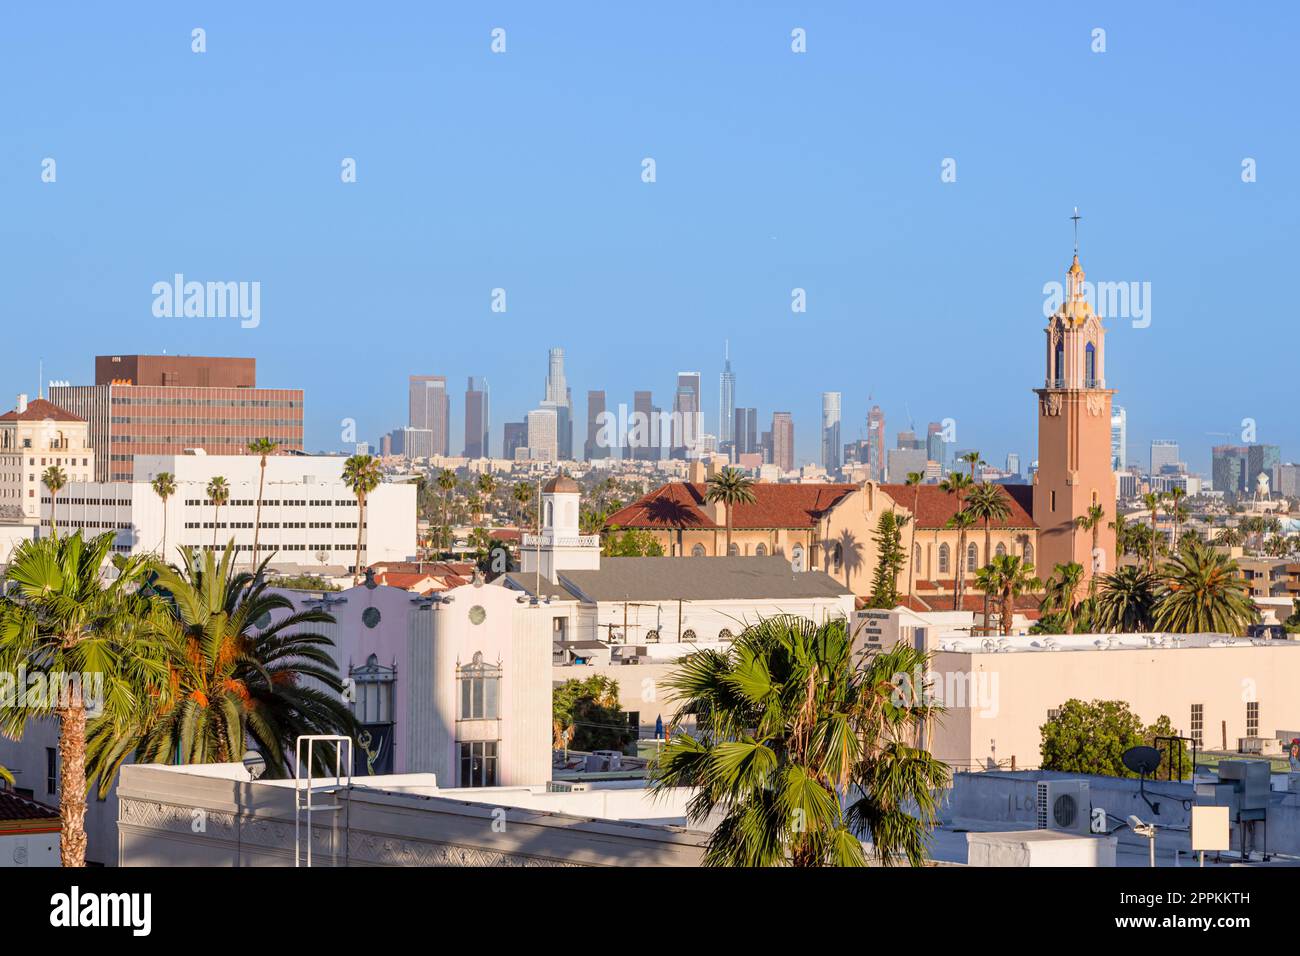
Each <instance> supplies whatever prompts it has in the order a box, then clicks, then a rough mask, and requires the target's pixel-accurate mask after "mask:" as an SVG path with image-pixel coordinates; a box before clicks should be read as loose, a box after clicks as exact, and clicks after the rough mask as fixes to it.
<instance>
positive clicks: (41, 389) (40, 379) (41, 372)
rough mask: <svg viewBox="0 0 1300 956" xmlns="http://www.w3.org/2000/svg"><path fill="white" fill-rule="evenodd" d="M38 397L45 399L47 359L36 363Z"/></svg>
mask: <svg viewBox="0 0 1300 956" xmlns="http://www.w3.org/2000/svg"><path fill="white" fill-rule="evenodd" d="M36 397H37V398H44V397H45V359H38V360H37V363H36Z"/></svg>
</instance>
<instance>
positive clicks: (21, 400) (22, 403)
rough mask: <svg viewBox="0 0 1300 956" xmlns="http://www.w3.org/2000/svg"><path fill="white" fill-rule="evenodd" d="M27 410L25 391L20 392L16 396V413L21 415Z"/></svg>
mask: <svg viewBox="0 0 1300 956" xmlns="http://www.w3.org/2000/svg"><path fill="white" fill-rule="evenodd" d="M25 411H27V393H26V392H23V393H20V394H19V396H18V414H19V415H21V414H22V413H23V412H25Z"/></svg>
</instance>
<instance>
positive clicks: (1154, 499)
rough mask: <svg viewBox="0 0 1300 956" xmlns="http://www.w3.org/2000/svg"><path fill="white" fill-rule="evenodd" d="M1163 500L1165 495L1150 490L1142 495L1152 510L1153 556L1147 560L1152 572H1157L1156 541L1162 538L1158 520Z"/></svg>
mask: <svg viewBox="0 0 1300 956" xmlns="http://www.w3.org/2000/svg"><path fill="white" fill-rule="evenodd" d="M1163 500H1164V495H1161V494H1158V493H1156V492H1154V491H1148V492H1147V493H1146V494H1145V495H1143V496H1142V504H1143V505H1145V506H1146V509H1147V510H1148V511H1150V512H1151V556H1150V558H1149V559H1148V560H1147V570H1148V571H1150V572H1151V573H1152V574H1155V573H1156V541H1157V540H1159V538H1160V535H1159V534H1158V531H1159V526H1158V524H1157V522H1158V521H1159V520H1160V502H1161V501H1163Z"/></svg>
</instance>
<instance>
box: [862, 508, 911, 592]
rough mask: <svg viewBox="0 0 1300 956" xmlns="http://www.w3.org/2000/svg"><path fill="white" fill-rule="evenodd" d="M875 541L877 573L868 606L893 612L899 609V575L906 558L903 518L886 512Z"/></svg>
mask: <svg viewBox="0 0 1300 956" xmlns="http://www.w3.org/2000/svg"><path fill="white" fill-rule="evenodd" d="M872 537H873V538H874V539H875V542H876V569H875V571H873V572H872V575H871V597H870V598H869V599H868V601H867V606H868V607H873V608H883V609H885V610H889V609H891V608H895V607H897V606H898V575H899V574H900V573H901V572H902V570H903V561H904V559H905V558H906V555H905V554H904V553H903V543H902V538H903V536H902V532H901V530H900V528H899V516H898V515H896V514H895V513H894V512H893V511H882V512H881V513H880V518H879V519H878V520H877V521H876V531H875V534H873V535H872Z"/></svg>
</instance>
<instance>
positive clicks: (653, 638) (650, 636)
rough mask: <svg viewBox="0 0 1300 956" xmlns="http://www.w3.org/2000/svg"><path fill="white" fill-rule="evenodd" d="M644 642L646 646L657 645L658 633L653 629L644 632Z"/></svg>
mask: <svg viewBox="0 0 1300 956" xmlns="http://www.w3.org/2000/svg"><path fill="white" fill-rule="evenodd" d="M645 642H646V643H647V644H658V643H659V632H658V631H656V630H655V629H654V628H651V629H650V630H648V631H646V632H645Z"/></svg>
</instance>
